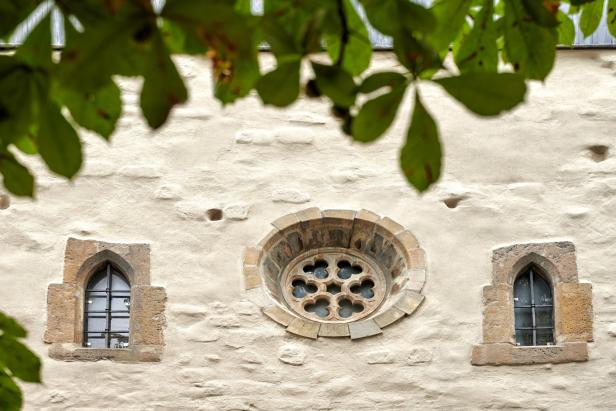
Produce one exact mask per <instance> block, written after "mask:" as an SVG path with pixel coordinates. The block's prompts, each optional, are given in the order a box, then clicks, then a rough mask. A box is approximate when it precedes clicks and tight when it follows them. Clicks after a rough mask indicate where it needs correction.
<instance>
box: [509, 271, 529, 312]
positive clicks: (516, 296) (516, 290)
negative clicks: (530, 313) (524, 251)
mask: <svg viewBox="0 0 616 411" xmlns="http://www.w3.org/2000/svg"><path fill="white" fill-rule="evenodd" d="M513 302H514V305H516V306H518V305H530V303H531V300H530V275H529V274H528V273H525V274H522V275H521V276H519V277H518V278H517V279H516V280H515V283H514V285H513Z"/></svg>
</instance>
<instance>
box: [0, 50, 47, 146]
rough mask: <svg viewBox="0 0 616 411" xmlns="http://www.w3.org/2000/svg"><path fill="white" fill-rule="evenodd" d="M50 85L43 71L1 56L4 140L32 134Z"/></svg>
mask: <svg viewBox="0 0 616 411" xmlns="http://www.w3.org/2000/svg"><path fill="white" fill-rule="evenodd" d="M48 88H49V86H48V78H47V77H46V76H45V75H43V74H42V73H41V72H40V71H39V70H36V71H34V70H32V69H30V68H28V67H26V66H24V65H23V64H21V63H20V62H19V61H18V60H17V59H15V58H12V57H8V56H0V140H4V141H5V142H6V143H7V144H8V143H10V142H12V141H13V140H15V139H18V138H21V137H22V136H24V135H26V134H27V133H28V131H29V128H30V126H31V125H32V124H34V123H35V122H36V120H37V118H38V112H39V110H40V107H39V106H40V104H41V101H44V100H46V99H47V94H48Z"/></svg>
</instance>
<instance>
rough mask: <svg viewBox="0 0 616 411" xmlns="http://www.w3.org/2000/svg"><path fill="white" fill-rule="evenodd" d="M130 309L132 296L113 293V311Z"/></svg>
mask: <svg viewBox="0 0 616 411" xmlns="http://www.w3.org/2000/svg"><path fill="white" fill-rule="evenodd" d="M129 309H130V296H123V295H116V293H113V294H112V295H111V310H112V311H128V310H129Z"/></svg>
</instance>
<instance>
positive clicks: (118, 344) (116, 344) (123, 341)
mask: <svg viewBox="0 0 616 411" xmlns="http://www.w3.org/2000/svg"><path fill="white" fill-rule="evenodd" d="M109 347H110V348H127V347H128V333H113V334H111V338H110V340H109Z"/></svg>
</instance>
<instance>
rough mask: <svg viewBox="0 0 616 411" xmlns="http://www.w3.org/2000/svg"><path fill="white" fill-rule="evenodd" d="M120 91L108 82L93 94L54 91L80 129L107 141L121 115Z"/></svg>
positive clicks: (62, 90)
mask: <svg viewBox="0 0 616 411" xmlns="http://www.w3.org/2000/svg"><path fill="white" fill-rule="evenodd" d="M120 94H121V93H120V89H119V88H118V86H117V85H116V84H115V83H114V82H113V81H110V82H109V83H108V84H107V85H105V86H103V87H101V88H99V89H98V90H97V91H95V92H90V93H89V92H83V91H80V90H76V89H73V88H61V89H58V90H57V91H56V95H57V96H58V99H59V100H60V101H61V102H62V103H63V104H64V105H66V107H67V108H68V109H69V111H70V112H71V116H72V117H73V119H74V120H75V121H76V122H77V123H78V124H79V125H80V126H82V127H84V128H87V129H88V130H92V131H94V132H96V133H98V134H100V135H101V136H102V137H104V138H106V139H109V137H110V136H111V134H112V133H113V131H114V130H115V127H116V123H117V121H118V119H119V118H120V114H121V113H122V99H121V96H120Z"/></svg>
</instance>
